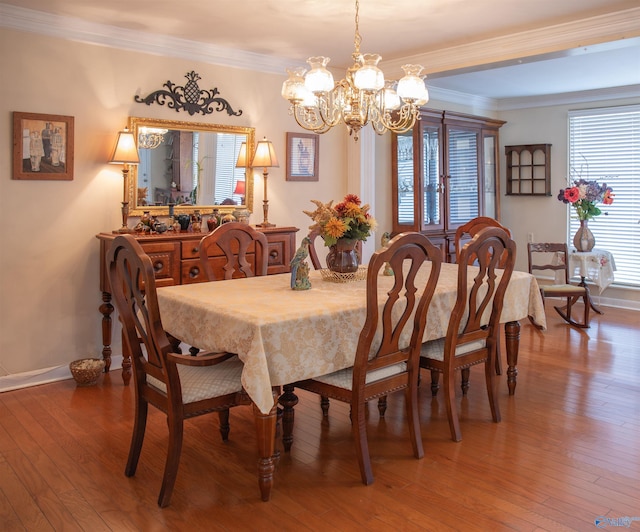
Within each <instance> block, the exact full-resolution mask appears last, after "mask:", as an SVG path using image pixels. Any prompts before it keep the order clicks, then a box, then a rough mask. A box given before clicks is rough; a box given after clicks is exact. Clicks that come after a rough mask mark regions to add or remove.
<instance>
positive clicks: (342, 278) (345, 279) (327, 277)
mask: <svg viewBox="0 0 640 532" xmlns="http://www.w3.org/2000/svg"><path fill="white" fill-rule="evenodd" d="M320 275H322V280H323V281H329V282H330V283H352V282H353V281H364V280H365V279H366V278H367V267H366V266H358V269H357V270H356V271H355V272H350V273H339V272H334V271H331V270H329V269H324V270H320Z"/></svg>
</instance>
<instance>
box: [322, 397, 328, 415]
mask: <svg viewBox="0 0 640 532" xmlns="http://www.w3.org/2000/svg"><path fill="white" fill-rule="evenodd" d="M320 408H322V415H323V416H324V417H328V416H329V398H328V397H327V396H326V395H321V396H320Z"/></svg>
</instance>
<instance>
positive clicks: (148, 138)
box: [138, 127, 167, 150]
mask: <svg viewBox="0 0 640 532" xmlns="http://www.w3.org/2000/svg"><path fill="white" fill-rule="evenodd" d="M166 132H167V130H166V129H158V128H152V127H141V128H140V131H139V133H138V148H145V149H149V150H153V149H154V148H157V147H158V146H160V144H162V143H163V142H164V135H165V133H166Z"/></svg>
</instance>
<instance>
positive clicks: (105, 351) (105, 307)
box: [98, 292, 113, 373]
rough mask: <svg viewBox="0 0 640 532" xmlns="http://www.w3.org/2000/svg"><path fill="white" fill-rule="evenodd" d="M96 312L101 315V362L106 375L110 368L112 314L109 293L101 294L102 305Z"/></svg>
mask: <svg viewBox="0 0 640 532" xmlns="http://www.w3.org/2000/svg"><path fill="white" fill-rule="evenodd" d="M98 310H99V311H100V314H102V360H104V372H105V373H107V372H108V371H109V369H110V368H111V314H113V305H112V304H111V294H110V293H109V292H102V305H100V306H99V307H98Z"/></svg>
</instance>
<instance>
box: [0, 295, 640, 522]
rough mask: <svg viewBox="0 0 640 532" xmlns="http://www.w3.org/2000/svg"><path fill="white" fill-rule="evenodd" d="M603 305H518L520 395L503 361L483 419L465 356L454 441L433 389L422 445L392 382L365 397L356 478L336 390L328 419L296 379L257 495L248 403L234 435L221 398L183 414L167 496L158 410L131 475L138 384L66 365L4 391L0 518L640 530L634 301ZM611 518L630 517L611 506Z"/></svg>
mask: <svg viewBox="0 0 640 532" xmlns="http://www.w3.org/2000/svg"><path fill="white" fill-rule="evenodd" d="M604 310H605V312H606V314H605V315H603V316H599V315H594V316H593V319H592V327H591V328H590V329H588V330H578V329H575V328H573V327H570V326H568V325H566V324H565V323H564V322H563V321H562V320H561V319H560V318H559V317H558V316H557V315H556V314H555V311H553V309H552V308H551V307H550V306H549V307H548V309H547V319H548V325H549V328H548V330H547V331H545V332H539V331H537V330H535V329H534V328H533V327H532V326H531V325H529V324H528V322H523V323H522V337H521V345H520V361H519V375H518V387H517V390H516V395H515V396H513V397H509V396H508V394H507V385H506V376H505V375H502V376H500V377H499V390H500V394H499V400H500V407H501V411H502V422H501V423H499V424H495V423H492V422H491V415H490V412H489V406H488V402H487V399H486V393H485V391H484V381H483V376H482V373H481V369H480V368H474V369H473V370H472V372H471V390H470V391H469V395H468V397H467V398H465V399H463V398H462V397H461V395H460V393H459V392H458V394H459V398H458V399H459V406H460V415H461V426H462V436H463V440H462V441H461V442H459V443H454V442H453V441H451V440H450V436H449V427H448V424H447V421H446V414H445V411H444V405H443V403H442V401H441V399H439V398H436V399H432V398H431V395H430V391H429V389H428V386H425V387H423V388H422V389H421V417H422V435H423V442H424V450H425V457H424V458H423V459H422V460H416V459H414V458H413V455H412V452H411V445H410V443H409V440H408V432H407V428H406V424H405V422H404V405H403V397H402V395H395V396H392V397H390V398H389V409H388V411H387V415H386V418H385V419H382V420H381V419H379V417H378V413H377V408H376V407H375V405H371V408H370V417H369V425H368V429H369V439H370V450H371V455H372V460H373V469H374V474H375V476H376V481H375V483H374V484H373V485H371V486H364V485H362V484H361V482H360V475H359V472H358V466H357V463H356V458H355V453H354V449H353V442H352V439H351V433H350V425H349V411H348V407H347V406H346V405H344V404H341V403H338V402H336V401H333V402H332V404H331V409H330V417H329V419H328V421H323V419H322V415H321V412H320V407H319V403H318V398H317V397H316V396H312V395H308V394H305V393H304V392H300V393H299V395H300V403H299V405H298V406H297V407H296V424H295V432H294V437H295V441H294V445H293V449H292V451H291V453H288V454H284V453H282V458H281V460H280V463H279V465H278V469H277V471H276V476H275V484H274V488H273V493H272V499H271V501H270V502H267V503H264V502H261V501H260V497H259V491H258V486H257V477H256V458H257V454H256V447H255V438H254V428H253V419H252V414H251V410H250V409H249V408H244V407H240V408H236V409H235V410H233V411H232V413H231V423H232V425H231V435H230V440H229V441H228V442H226V443H223V442H222V441H221V438H220V435H219V432H218V419H217V416H216V415H213V416H204V417H200V418H197V419H195V420H192V421H189V422H187V423H186V427H185V438H184V447H183V452H182V461H181V464H180V471H179V474H178V480H177V483H176V487H175V491H174V494H173V499H172V502H171V506H170V507H169V508H166V509H162V510H161V509H160V508H158V506H157V505H156V500H157V497H158V492H159V489H160V480H161V473H162V469H163V467H164V457H165V453H166V443H167V431H166V425H165V423H164V417H163V416H162V415H161V414H159V413H158V412H156V411H154V410H151V415H150V419H149V423H148V427H147V435H146V439H145V444H144V447H143V450H142V457H141V460H140V465H139V467H138V472H137V474H136V476H135V477H134V478H126V477H125V476H124V466H125V462H126V457H127V453H128V447H129V438H130V435H131V427H132V419H133V406H132V405H133V388H132V387H125V386H123V384H122V380H121V378H120V373H119V372H114V373H111V374H108V375H105V376H104V377H102V378H101V380H100V381H99V383H98V385H96V386H93V387H88V388H78V387H76V385H75V383H74V381H73V380H68V381H63V382H59V383H54V384H48V385H43V386H38V387H32V388H28V389H24V390H17V391H12V392H6V393H3V394H0V530H3V531H23V530H28V531H37V532H40V531H46V530H56V531H58V530H64V531H75V530H84V531H91V532H94V531H102V530H105V531H118V532H119V531H133V530H145V531H147V530H153V531H160V530H172V531H181V530H191V531H194V530H195V531H200V530H207V531H216V530H234V531H235V530H260V531H263V530H274V531H275V530H277V531H283V530H284V531H286V530H319V531H324V530H349V531H351V530H363V531H364V530H366V531H372V530H380V531H386V530H394V531H395V530H402V531H413V530H434V531H439V530H465V531H473V530H482V531H486V530H512V529H513V530H523V531H534V530H535V531H541V530H549V531H558V530H579V531H582V530H592V529H594V528H596V527H595V520H596V519H597V518H599V517H606V518H609V519H612V520H618V519H621V518H634V517H635V518H637V519H638V520H637V521H630V522H628V523H627V524H628V525H629V528H630V529H631V530H633V529H637V530H640V347H639V346H640V326H639V325H640V313H638V312H634V311H627V310H619V309H612V308H605V309H604ZM502 352H503V353H504V352H506V351H505V350H504V346H503V350H502ZM425 378H426V379H428V377H427V375H425ZM427 382H428V381H427ZM277 446H278V447H279V448H281V443H280V442H279V441H278V443H277ZM614 522H615V523H617V524H621V523H623V522H622V521H609V522H608V523H605V524H606V525H607V527H611V526H613V523H614Z"/></svg>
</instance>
